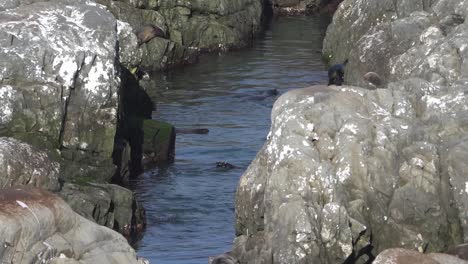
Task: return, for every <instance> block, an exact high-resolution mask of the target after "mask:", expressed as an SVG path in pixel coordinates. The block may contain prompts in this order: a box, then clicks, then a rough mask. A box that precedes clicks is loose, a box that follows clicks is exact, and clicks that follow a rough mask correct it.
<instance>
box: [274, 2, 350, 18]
mask: <svg viewBox="0 0 468 264" xmlns="http://www.w3.org/2000/svg"><path fill="white" fill-rule="evenodd" d="M271 2H272V6H273V10H274V11H275V12H276V13H279V14H287V15H295V14H304V13H308V14H311V13H327V14H330V15H333V13H335V11H336V10H337V9H338V6H339V4H340V3H341V2H342V0H272V1H271Z"/></svg>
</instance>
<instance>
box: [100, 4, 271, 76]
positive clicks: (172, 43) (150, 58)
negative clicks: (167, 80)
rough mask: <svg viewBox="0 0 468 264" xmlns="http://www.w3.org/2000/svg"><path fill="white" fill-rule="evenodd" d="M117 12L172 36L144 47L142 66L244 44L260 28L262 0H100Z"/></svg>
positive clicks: (151, 66)
mask: <svg viewBox="0 0 468 264" xmlns="http://www.w3.org/2000/svg"><path fill="white" fill-rule="evenodd" d="M98 2H100V3H101V4H104V5H106V6H107V7H108V8H109V10H110V11H111V12H112V13H113V14H114V16H115V17H116V18H118V19H119V20H122V21H124V22H126V23H128V24H130V26H131V27H132V28H133V29H134V33H135V34H137V33H138V30H139V29H140V28H142V27H143V26H144V25H147V24H152V25H155V26H157V27H158V28H160V29H161V30H162V31H163V32H165V33H166V35H167V36H168V37H169V40H167V39H162V38H153V39H152V40H150V41H149V42H147V43H146V44H144V45H142V46H141V47H140V50H141V52H142V53H143V56H142V61H141V66H142V67H143V68H145V69H148V70H160V69H165V68H167V67H171V66H173V65H178V64H184V63H191V62H193V61H196V58H197V57H198V54H200V52H202V51H218V50H221V51H222V50H227V49H230V48H238V47H244V46H246V45H248V44H250V43H251V41H252V38H253V36H254V34H255V33H256V32H257V31H258V30H259V29H260V21H261V17H262V8H263V7H262V1H258V0H235V1H232V0H231V1H227V0H213V1H178V2H174V1H148V0H140V1H109V0H99V1H98Z"/></svg>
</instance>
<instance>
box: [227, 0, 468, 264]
mask: <svg viewBox="0 0 468 264" xmlns="http://www.w3.org/2000/svg"><path fill="white" fill-rule="evenodd" d="M467 10H468V1H462V0H433V1H425V0H421V1H413V0H398V1H393V0H389V1H385V0H383V1H381V0H359V1H351V0H345V1H343V2H342V4H341V5H340V7H339V9H338V11H337V12H336V13H335V15H334V19H333V23H332V24H331V25H330V26H329V28H328V31H327V35H326V38H325V40H324V52H326V53H331V54H333V55H334V56H333V59H334V62H342V61H344V60H345V59H347V58H348V59H349V64H348V65H347V67H346V74H345V81H346V83H347V84H348V85H347V86H342V87H334V86H330V87H325V86H313V87H308V88H305V89H300V90H294V91H290V92H288V93H286V94H284V95H282V96H281V97H280V98H279V99H278V100H277V101H276V103H275V105H274V107H273V110H272V125H271V129H270V133H269V136H268V138H267V140H266V142H265V145H264V146H263V148H262V149H261V150H260V151H259V153H258V154H257V157H256V158H255V160H254V161H253V162H252V164H251V165H250V166H249V168H248V169H247V171H246V172H245V173H244V175H243V176H242V177H241V180H240V183H239V186H238V190H237V194H236V219H237V220H236V232H237V238H236V240H235V245H234V247H233V252H234V253H233V255H234V256H235V257H237V258H238V259H239V260H240V262H241V263H342V262H344V261H352V262H349V263H354V262H358V263H364V262H366V261H369V260H371V259H373V258H374V256H376V255H377V254H378V253H380V252H381V251H383V250H385V249H388V248H406V249H413V250H418V251H422V250H424V249H426V250H427V251H428V252H441V251H445V250H446V249H447V248H448V247H449V246H450V245H454V244H459V243H462V242H465V243H466V242H467V237H468V224H467V220H466V219H467V212H468V207H467V206H468V203H467V201H468V199H467V198H468V191H467V188H466V186H467V182H468V176H467V174H466V172H467V171H468V168H467V166H466V161H465V159H466V156H467V150H468V141H467V139H468V130H467V128H468V126H467V124H468V123H467V121H468V120H467V118H466V116H467V114H468V100H467V98H466V95H465V94H466V90H467V89H468V88H467V87H468V79H467V73H468V69H467V64H466V61H468V52H467V51H468V49H467V48H468V45H467V44H466V43H467V40H468V24H467V23H466V22H465V18H466V16H467V15H468V11H467ZM369 71H373V72H376V73H378V74H379V75H380V76H381V77H382V78H383V80H384V85H383V87H384V88H382V89H375V90H370V89H367V88H369V87H368V84H367V83H366V82H365V81H364V80H363V79H362V76H363V75H364V74H365V73H367V72H369ZM385 263H386V262H385Z"/></svg>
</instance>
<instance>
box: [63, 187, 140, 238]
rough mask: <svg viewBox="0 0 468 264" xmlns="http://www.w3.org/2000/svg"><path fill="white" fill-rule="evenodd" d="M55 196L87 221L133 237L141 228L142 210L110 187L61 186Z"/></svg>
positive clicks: (128, 194)
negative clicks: (58, 196)
mask: <svg viewBox="0 0 468 264" xmlns="http://www.w3.org/2000/svg"><path fill="white" fill-rule="evenodd" d="M59 195H60V196H61V197H62V198H63V199H64V200H65V201H66V202H67V203H68V204H69V205H70V207H71V208H72V209H73V210H74V211H75V212H77V213H78V214H80V215H81V216H84V217H86V218H87V219H90V220H93V221H95V222H96V223H98V224H100V225H104V226H107V227H109V228H112V229H114V230H116V231H118V232H119V233H121V234H123V235H124V236H126V237H131V236H132V237H133V236H136V235H138V234H139V233H141V232H142V231H143V230H144V228H145V219H144V210H143V209H142V208H141V206H139V204H138V202H137V201H136V200H135V197H134V194H133V193H132V191H130V190H128V189H126V188H123V187H120V186H118V185H114V184H97V183H91V182H88V183H82V184H72V183H65V185H64V186H63V188H62V190H61V191H60V193H59Z"/></svg>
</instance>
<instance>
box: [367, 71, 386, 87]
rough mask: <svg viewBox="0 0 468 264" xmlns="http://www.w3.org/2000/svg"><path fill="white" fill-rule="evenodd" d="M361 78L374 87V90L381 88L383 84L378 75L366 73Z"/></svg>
mask: <svg viewBox="0 0 468 264" xmlns="http://www.w3.org/2000/svg"><path fill="white" fill-rule="evenodd" d="M362 78H363V79H364V80H366V81H367V82H368V83H370V84H371V85H372V86H375V88H378V87H381V86H382V84H383V81H382V78H380V75H378V74H377V73H375V72H368V73H366V74H364V76H363V77H362Z"/></svg>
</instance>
